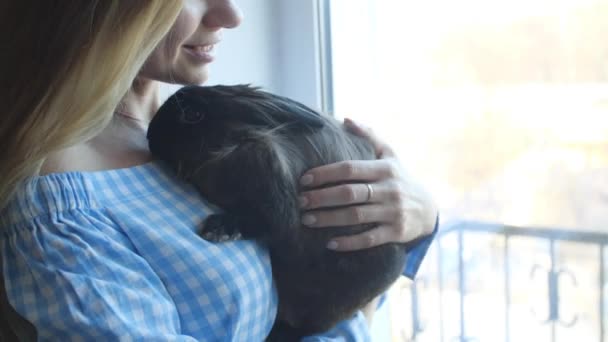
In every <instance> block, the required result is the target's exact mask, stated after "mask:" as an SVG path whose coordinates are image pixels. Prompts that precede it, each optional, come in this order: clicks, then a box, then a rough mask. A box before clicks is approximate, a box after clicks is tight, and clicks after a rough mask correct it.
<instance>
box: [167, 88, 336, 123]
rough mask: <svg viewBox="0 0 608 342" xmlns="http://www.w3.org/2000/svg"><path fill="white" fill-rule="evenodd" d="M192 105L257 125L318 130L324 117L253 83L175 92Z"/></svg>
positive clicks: (220, 116) (183, 89)
mask: <svg viewBox="0 0 608 342" xmlns="http://www.w3.org/2000/svg"><path fill="white" fill-rule="evenodd" d="M176 95H178V97H179V98H181V100H182V101H184V102H188V103H189V104H190V105H192V106H204V107H205V108H206V114H207V115H213V116H216V118H217V119H227V120H235V121H239V122H243V123H247V124H251V125H255V126H265V127H276V126H279V125H286V124H287V126H288V127H289V129H298V130H300V129H304V128H306V129H319V128H322V127H323V126H324V122H325V120H324V118H323V117H322V116H321V114H320V113H318V112H317V111H315V110H313V109H311V108H309V107H307V106H305V105H303V104H301V103H299V102H297V101H294V100H291V99H289V98H286V97H283V96H279V95H275V94H271V93H268V92H265V91H262V90H260V89H259V88H256V87H252V86H250V85H234V86H213V87H200V86H189V87H184V88H182V89H180V91H179V92H178V93H177V94H176Z"/></svg>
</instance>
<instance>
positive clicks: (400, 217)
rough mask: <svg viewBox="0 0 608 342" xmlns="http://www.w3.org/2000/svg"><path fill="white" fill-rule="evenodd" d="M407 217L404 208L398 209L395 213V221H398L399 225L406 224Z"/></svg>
mask: <svg viewBox="0 0 608 342" xmlns="http://www.w3.org/2000/svg"><path fill="white" fill-rule="evenodd" d="M406 217H407V215H406V214H405V210H403V209H397V210H396V213H395V222H396V223H397V226H399V227H400V226H402V225H404V224H405V221H406Z"/></svg>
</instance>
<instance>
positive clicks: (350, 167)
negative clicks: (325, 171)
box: [342, 162, 357, 178]
mask: <svg viewBox="0 0 608 342" xmlns="http://www.w3.org/2000/svg"><path fill="white" fill-rule="evenodd" d="M356 171H357V170H356V167H355V165H354V164H353V163H352V162H344V163H343V164H342V173H343V174H344V176H345V177H346V178H350V177H353V176H354V175H355V174H356Z"/></svg>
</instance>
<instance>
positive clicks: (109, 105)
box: [0, 0, 181, 209]
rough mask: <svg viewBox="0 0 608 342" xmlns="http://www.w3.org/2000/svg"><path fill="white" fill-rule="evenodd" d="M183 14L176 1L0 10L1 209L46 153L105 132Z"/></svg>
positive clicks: (40, 4) (11, 3)
mask: <svg viewBox="0 0 608 342" xmlns="http://www.w3.org/2000/svg"><path fill="white" fill-rule="evenodd" d="M180 9H181V1H179V0H170V1H169V0H44V1H39V0H7V1H2V2H1V3H0V42H2V45H3V46H2V47H1V48H0V51H1V52H0V106H1V107H0V113H1V118H2V119H1V120H0V209H1V208H2V207H4V206H5V205H6V203H7V202H8V201H9V199H10V198H11V197H12V195H13V193H14V191H15V188H16V186H17V184H18V183H19V182H21V181H23V180H24V179H26V178H28V177H30V176H33V175H36V174H37V173H38V172H39V170H40V167H41V165H42V163H43V162H44V160H45V158H46V157H47V156H48V155H49V153H51V152H54V151H57V150H60V149H63V148H66V147H68V146H71V145H74V144H76V143H79V142H83V141H86V140H88V139H90V138H92V137H93V136H95V135H96V134H98V133H99V132H100V131H101V130H102V129H103V127H104V126H105V125H106V124H107V123H108V122H109V121H110V119H111V117H112V115H113V111H114V109H115V108H116V106H117V105H118V103H119V101H120V99H121V98H122V97H123V95H124V94H125V93H126V92H127V91H128V89H129V87H130V86H131V84H132V82H133V80H134V79H135V77H136V75H137V72H138V71H139V69H140V68H141V66H142V65H143V63H144V62H145V60H146V58H147V57H148V55H149V54H150V53H151V52H152V50H153V49H154V47H155V46H156V45H157V44H158V43H159V42H160V40H161V39H162V38H163V36H164V35H165V34H166V33H167V32H168V31H169V29H170V27H171V25H172V24H173V22H174V21H175V19H176V17H177V15H178V14H179V11H180Z"/></svg>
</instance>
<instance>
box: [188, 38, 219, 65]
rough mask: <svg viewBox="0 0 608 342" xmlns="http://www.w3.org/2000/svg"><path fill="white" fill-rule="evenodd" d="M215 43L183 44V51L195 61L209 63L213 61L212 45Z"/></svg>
mask: <svg viewBox="0 0 608 342" xmlns="http://www.w3.org/2000/svg"><path fill="white" fill-rule="evenodd" d="M215 44H216V43H210V44H196V45H190V44H187V45H183V48H184V51H186V53H187V54H188V55H189V56H190V57H191V58H192V59H194V60H195V61H197V62H202V63H209V62H211V61H213V55H212V54H211V52H212V51H213V47H214V46H215Z"/></svg>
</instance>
